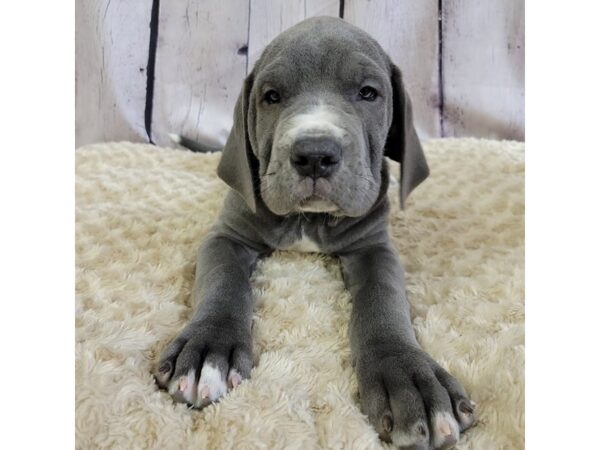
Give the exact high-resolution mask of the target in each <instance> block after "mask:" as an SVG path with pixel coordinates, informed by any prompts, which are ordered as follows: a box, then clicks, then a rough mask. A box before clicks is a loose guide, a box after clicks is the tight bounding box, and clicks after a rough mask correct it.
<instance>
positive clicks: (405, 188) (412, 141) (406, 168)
mask: <svg viewBox="0 0 600 450" xmlns="http://www.w3.org/2000/svg"><path fill="white" fill-rule="evenodd" d="M392 88H393V94H394V101H393V108H394V110H393V113H392V114H393V115H392V125H391V126H390V131H389V132H388V137H387V141H386V144H385V153H384V154H385V156H387V157H389V158H391V159H393V160H394V161H397V162H399V163H400V206H401V207H402V208H403V209H404V205H405V203H406V199H407V197H408V194H410V193H411V191H412V190H413V189H414V188H416V187H417V186H418V185H419V184H420V183H421V182H422V181H424V180H425V178H427V176H428V175H429V166H428V165H427V160H426V159H425V154H424V153H423V148H422V147H421V142H420V141H419V136H417V131H416V130H415V126H414V123H413V114H412V105H411V103H410V98H409V97H408V94H407V93H406V90H405V89H404V83H403V82H402V74H401V72H400V69H398V67H396V65H395V64H392Z"/></svg>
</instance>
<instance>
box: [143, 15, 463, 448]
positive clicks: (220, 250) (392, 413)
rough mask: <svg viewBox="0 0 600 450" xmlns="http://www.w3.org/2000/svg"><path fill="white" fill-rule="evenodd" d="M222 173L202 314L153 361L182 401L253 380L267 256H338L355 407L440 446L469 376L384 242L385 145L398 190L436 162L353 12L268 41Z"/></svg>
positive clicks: (395, 435) (454, 433) (391, 68)
mask: <svg viewBox="0 0 600 450" xmlns="http://www.w3.org/2000/svg"><path fill="white" fill-rule="evenodd" d="M234 114H235V117H234V124H233V128H232V130H231V134H230V136H229V138H228V140H227V143H226V145H225V147H224V148H223V154H222V158H221V161H220V164H219V167H218V174H219V176H220V177H221V178H222V179H223V180H224V181H225V182H226V183H227V184H228V185H229V186H230V187H231V190H230V192H229V193H228V195H227V197H226V200H225V204H224V207H223V210H222V211H221V214H220V216H219V219H218V221H217V223H216V224H215V225H214V227H213V228H212V230H211V231H210V233H209V235H208V236H207V238H206V239H205V241H204V242H203V243H202V245H201V247H200V250H199V252H198V259H197V269H196V278H195V285H194V290H193V296H194V301H195V304H196V305H197V307H196V311H195V312H194V315H193V316H192V318H191V320H190V322H189V323H188V325H187V326H186V327H185V328H184V329H183V331H182V332H181V333H180V334H179V335H178V336H177V337H176V338H175V339H174V340H173V342H172V343H171V344H170V345H169V346H168V347H167V348H166V350H165V351H164V352H163V354H162V356H161V359H160V362H159V364H158V365H157V369H156V371H155V377H156V379H157V382H158V384H159V386H160V387H162V388H164V389H167V390H168V391H169V393H170V394H171V396H172V397H173V399H174V400H175V401H177V402H185V403H188V404H191V405H194V406H196V407H203V406H205V405H207V404H209V403H211V402H214V401H215V400H218V399H219V398H220V397H221V396H223V395H225V393H226V392H227V390H228V389H234V388H235V387H236V386H237V385H238V384H239V383H240V382H242V380H244V379H245V378H248V377H249V376H250V371H251V368H252V353H251V351H252V350H251V349H252V338H251V332H250V330H251V322H252V310H253V300H252V295H251V287H250V275H251V273H252V270H253V269H254V267H255V263H256V261H257V258H259V257H263V256H266V255H268V254H270V253H271V252H273V250H275V249H279V250H286V249H287V250H290V249H297V250H304V251H315V252H323V253H327V254H330V255H334V256H337V257H338V258H339V260H340V262H341V265H342V269H343V277H344V282H345V285H346V287H347V289H348V290H349V291H350V293H351V295H352V303H353V309H352V315H351V319H350V330H349V335H350V345H351V349H352V357H353V361H354V363H355V369H356V374H357V379H358V385H359V391H360V402H361V408H362V410H363V412H364V413H365V414H366V415H367V416H368V418H369V420H370V422H371V423H372V425H373V427H375V429H376V430H377V432H378V433H379V436H380V437H381V438H382V439H383V440H385V441H388V442H392V443H394V444H395V445H396V446H398V447H401V448H411V449H428V448H434V449H445V448H447V447H450V446H452V445H454V444H455V443H456V442H457V441H458V438H459V433H460V431H463V430H465V429H467V428H468V427H470V426H471V425H472V423H473V421H474V410H473V403H472V402H471V401H470V400H469V398H468V397H467V394H466V393H465V390H464V389H463V387H462V386H461V385H460V383H459V382H458V381H457V380H456V379H455V378H453V377H452V376H451V375H449V374H448V373H447V372H446V371H445V370H444V369H443V368H442V367H440V366H439V365H438V364H437V363H436V362H435V361H434V360H433V359H432V358H431V357H430V356H429V355H427V353H425V352H424V351H423V350H422V349H421V347H420V346H419V343H418V342H417V340H416V338H415V334H414V331H413V329H412V326H411V322H410V314H409V303H408V300H407V298H406V292H405V283H404V274H403V269H402V267H401V265H400V262H399V260H398V258H397V256H396V253H395V251H394V249H393V247H392V245H391V243H390V239H389V236H388V228H387V216H388V211H389V202H388V198H387V195H386V193H387V190H388V181H389V174H388V166H387V164H386V161H385V159H384V156H387V157H389V158H391V159H393V160H395V161H398V162H400V164H401V173H400V180H401V182H400V201H401V204H402V206H404V203H405V201H406V198H407V196H408V195H409V193H410V192H411V191H412V190H413V189H414V188H415V187H416V186H417V185H418V184H419V183H421V182H422V181H423V180H424V179H425V178H426V177H427V176H428V173H429V170H428V167H427V162H426V160H425V156H424V154H423V150H422V148H421V145H420V143H419V139H418V137H417V134H416V132H415V129H414V126H413V120H412V111H411V103H410V99H409V97H408V95H407V93H406V91H405V89H404V86H403V83H402V76H401V73H400V70H398V68H397V67H396V66H395V65H394V64H393V63H392V62H391V61H390V58H389V57H388V56H387V55H386V54H385V52H384V51H383V50H382V49H381V47H380V46H379V45H378V43H377V42H376V41H375V40H374V39H373V38H371V37H370V36H369V35H367V34H366V33H365V32H363V31H361V30H360V29H358V28H356V27H354V26H352V25H350V24H348V23H346V22H344V21H343V20H340V19H336V18H330V17H318V18H312V19H308V20H305V21H304V22H301V23H299V24H297V25H296V26H294V27H292V28H290V29H289V30H287V31H286V32H284V33H282V34H281V35H280V36H278V37H277V38H276V39H275V40H273V42H272V43H271V44H270V45H269V46H268V47H267V48H266V49H265V50H264V52H263V54H262V56H261V58H260V59H259V60H258V62H257V63H256V66H255V67H254V69H253V70H252V73H250V75H248V77H247V79H246V80H245V82H244V85H243V88H242V92H241V93H240V96H239V98H238V100H237V104H236V107H235V112H234Z"/></svg>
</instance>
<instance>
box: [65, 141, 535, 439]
mask: <svg viewBox="0 0 600 450" xmlns="http://www.w3.org/2000/svg"><path fill="white" fill-rule="evenodd" d="M425 152H426V154H427V157H428V160H429V163H430V166H431V176H430V178H429V179H428V180H427V181H426V182H425V183H424V184H423V185H421V186H420V187H419V188H418V189H417V190H416V191H415V192H414V193H413V194H412V196H411V197H410V199H409V202H408V205H407V209H406V210H405V211H400V210H399V207H398V192H397V190H398V188H397V185H392V186H391V188H390V193H389V195H390V197H391V203H392V205H393V208H392V212H391V215H390V225H389V226H390V233H391V235H392V239H393V242H394V244H395V245H396V247H397V249H398V252H399V254H400V256H401V259H402V261H403V263H404V267H405V269H406V272H407V283H408V295H409V299H410V301H411V303H412V315H413V319H414V326H415V329H416V334H417V338H418V339H419V341H420V343H421V344H422V346H423V348H424V349H425V350H426V351H427V352H429V353H430V354H431V355H432V356H433V357H434V358H435V359H436V360H437V361H438V362H439V363H440V364H441V365H442V366H444V367H445V368H446V369H448V370H449V371H450V372H451V373H453V374H454V375H455V376H456V377H457V378H458V379H459V380H460V381H461V382H462V383H463V385H464V386H465V388H466V389H467V391H468V392H469V393H470V395H471V398H472V399H473V400H474V401H475V402H476V403H477V413H478V422H477V424H476V426H475V427H474V428H472V429H471V430H469V431H468V432H466V433H465V434H464V436H462V437H461V440H460V442H459V444H458V445H457V448H460V449H477V450H487V449H500V448H502V449H513V448H522V447H523V441H524V411H523V409H524V323H523V322H524V308H523V295H524V287H523V284H524V281H523V279H524V264H523V249H524V247H523V235H524V195H523V178H524V176H523V168H524V167H523V166H524V162H523V160H524V147H523V144H521V143H515V142H496V141H485V140H476V139H441V140H433V141H429V142H428V143H425ZM76 153H77V156H76V194H77V204H76V217H77V224H76V233H77V236H76V338H77V342H76V383H77V386H76V441H77V448H80V449H91V448H115V449H137V448H153V449H178V448H181V449H191V448H197V449H229V448H231V449H302V450H307V449H317V448H327V449H330V448H331V449H334V448H335V449H347V448H348V449H378V448H382V447H383V448H386V447H387V444H382V443H381V442H380V441H379V440H378V438H377V435H376V434H375V432H374V430H373V429H372V428H371V426H370V425H369V424H368V423H367V421H366V418H365V417H364V416H363V415H362V414H361V412H360V410H359V408H358V406H357V405H358V403H357V398H356V396H357V385H356V378H355V375H354V372H353V369H352V366H351V360H350V349H349V344H348V337H347V325H348V319H349V316H350V308H351V305H350V298H349V295H348V293H347V292H346V291H345V290H344V285H343V283H342V279H341V273H340V267H339V265H338V263H337V261H336V260H335V259H333V258H330V257H327V256H319V255H316V254H301V253H294V252H278V253H275V254H274V255H273V256H272V257H270V258H268V259H265V260H262V261H261V262H260V263H259V264H258V266H257V269H256V271H255V273H254V275H253V280H252V282H253V286H254V296H255V299H256V308H255V316H254V327H253V337H254V352H255V365H256V367H255V368H254V369H253V371H252V378H251V379H250V380H248V381H246V382H244V383H242V384H241V385H240V386H239V387H238V388H236V389H235V390H233V391H232V392H230V393H229V394H227V395H226V396H225V397H224V398H223V399H222V400H221V401H220V402H219V403H217V404H213V405H211V406H209V407H207V408H205V409H203V410H201V411H198V410H192V409H188V408H187V407H186V406H185V405H182V404H174V403H173V402H172V401H171V399H170V397H169V395H168V394H166V393H164V392H161V391H159V390H158V389H157V387H156V385H155V384H154V380H153V378H152V376H151V374H150V372H151V369H152V367H153V364H154V363H155V361H156V358H157V356H158V355H159V353H160V351H161V350H162V349H163V347H164V346H165V345H166V344H167V343H168V342H169V340H170V339H172V338H173V337H174V336H175V335H176V334H177V333H178V331H179V330H181V328H182V327H183V326H184V324H185V322H186V320H187V318H188V317H189V316H190V315H191V313H192V305H191V299H190V290H191V287H192V281H193V275H194V266H195V255H196V250H197V247H198V245H199V243H200V241H201V240H202V238H203V236H204V235H205V234H206V232H207V231H208V230H209V228H210V226H211V224H212V223H213V221H214V220H215V218H216V215H217V213H218V211H219V209H220V207H221V204H222V201H223V198H224V195H225V193H226V191H227V188H226V186H225V184H224V183H223V182H221V181H220V180H219V179H218V178H217V177H216V175H215V169H216V165H217V163H218V160H219V157H220V155H219V154H208V155H201V154H194V153H191V152H188V151H184V150H175V149H166V148H157V147H154V146H151V145H142V144H131V143H112V144H101V145H93V146H88V147H83V148H80V149H78V150H77V152H76ZM392 173H394V174H396V173H398V168H397V166H395V165H392Z"/></svg>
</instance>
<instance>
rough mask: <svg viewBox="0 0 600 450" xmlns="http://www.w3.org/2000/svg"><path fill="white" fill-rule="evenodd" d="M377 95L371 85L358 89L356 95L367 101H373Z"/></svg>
mask: <svg viewBox="0 0 600 450" xmlns="http://www.w3.org/2000/svg"><path fill="white" fill-rule="evenodd" d="M378 95H379V94H378V93H377V91H376V90H375V88H374V87H371V86H365V87H363V88H361V90H360V91H358V97H359V98H360V100H366V101H368V102H372V101H374V100H375V99H376V98H377V96H378Z"/></svg>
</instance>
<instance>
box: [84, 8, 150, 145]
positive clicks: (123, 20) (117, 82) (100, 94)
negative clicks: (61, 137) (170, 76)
mask: <svg viewBox="0 0 600 450" xmlns="http://www.w3.org/2000/svg"><path fill="white" fill-rule="evenodd" d="M151 9H152V1H151V0H142V1H136V2H116V1H115V2H111V0H97V1H94V2H90V1H85V2H84V1H78V2H76V7H75V25H76V28H75V41H76V42H75V51H76V69H75V70H76V72H75V92H76V95H75V108H76V109H75V111H76V122H75V143H76V145H77V146H81V145H85V144H89V143H93V142H103V141H121V140H127V141H133V142H147V141H148V139H147V136H146V130H145V126H144V109H145V102H146V64H147V62H148V41H149V37H150V29H149V27H148V24H149V22H150V12H151Z"/></svg>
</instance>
